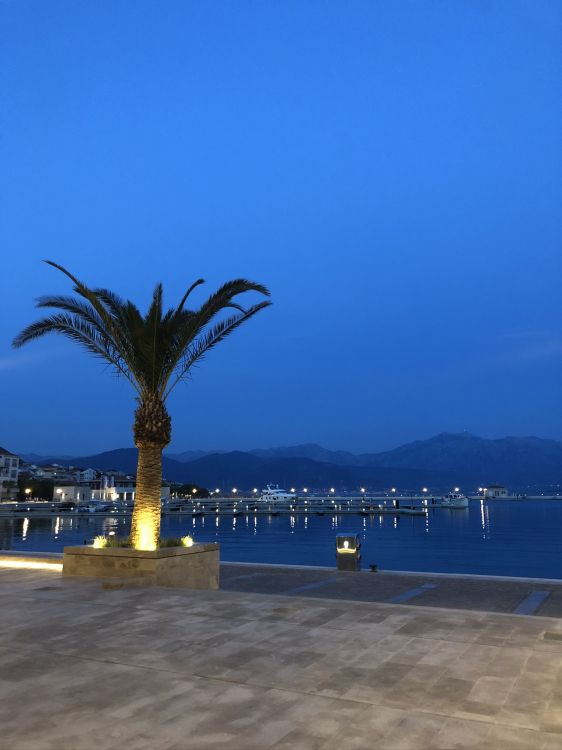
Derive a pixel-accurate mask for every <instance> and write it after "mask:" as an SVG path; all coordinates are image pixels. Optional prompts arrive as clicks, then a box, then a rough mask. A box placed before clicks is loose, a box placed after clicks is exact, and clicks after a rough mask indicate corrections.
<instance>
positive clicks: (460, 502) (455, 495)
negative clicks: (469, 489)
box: [441, 492, 468, 508]
mask: <svg viewBox="0 0 562 750" xmlns="http://www.w3.org/2000/svg"><path fill="white" fill-rule="evenodd" d="M441 505H442V507H443V508H468V497H466V495H463V494H462V492H449V494H448V495H447V496H446V497H444V498H443V499H442V500H441Z"/></svg>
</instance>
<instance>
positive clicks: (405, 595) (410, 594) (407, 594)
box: [388, 583, 437, 604]
mask: <svg viewBox="0 0 562 750" xmlns="http://www.w3.org/2000/svg"><path fill="white" fill-rule="evenodd" d="M435 588H437V584H436V583H422V585H421V586H418V587H417V588H415V589H408V591H404V592H402V593H401V594H398V595H397V596H393V597H392V599H389V600H388V604H404V602H409V601H410V599H413V598H414V597H416V596H420V594H423V593H425V592H426V591H429V590H430V589H435Z"/></svg>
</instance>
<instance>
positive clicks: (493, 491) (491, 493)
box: [484, 484, 508, 500]
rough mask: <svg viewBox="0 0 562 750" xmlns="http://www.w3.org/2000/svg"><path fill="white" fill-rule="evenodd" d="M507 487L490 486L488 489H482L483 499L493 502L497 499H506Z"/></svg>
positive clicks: (499, 485)
mask: <svg viewBox="0 0 562 750" xmlns="http://www.w3.org/2000/svg"><path fill="white" fill-rule="evenodd" d="M507 496H508V492H507V487H502V485H501V484H491V485H489V487H484V497H485V498H486V499H487V500H493V499H494V498H498V497H507Z"/></svg>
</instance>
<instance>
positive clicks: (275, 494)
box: [260, 484, 297, 503]
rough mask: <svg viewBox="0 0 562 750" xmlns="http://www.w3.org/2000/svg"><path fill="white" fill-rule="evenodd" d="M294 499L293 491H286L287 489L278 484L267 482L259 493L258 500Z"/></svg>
mask: <svg viewBox="0 0 562 750" xmlns="http://www.w3.org/2000/svg"><path fill="white" fill-rule="evenodd" d="M296 499H297V495H296V493H295V492H287V490H284V489H282V488H281V487H279V485H278V484H268V485H267V486H266V488H265V490H262V493H261V495H260V500H263V501H264V502H266V503H274V502H280V501H281V502H290V501H292V500H296Z"/></svg>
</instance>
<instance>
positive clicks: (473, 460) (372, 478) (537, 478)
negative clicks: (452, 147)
mask: <svg viewBox="0 0 562 750" xmlns="http://www.w3.org/2000/svg"><path fill="white" fill-rule="evenodd" d="M179 456H181V457H184V460H178V457H179ZM185 459H188V460H185ZM136 461H137V451H136V449H134V448H122V449H118V450H113V451H107V452H105V453H100V454H96V455H93V456H83V457H78V458H72V459H69V458H68V457H64V458H60V457H59V458H56V457H54V456H50V457H49V458H48V460H47V459H43V461H40V460H36V461H35V463H41V462H43V463H50V462H56V463H60V464H62V465H68V464H69V463H73V464H75V465H78V466H84V467H87V466H90V467H92V468H96V469H102V470H109V469H118V470H120V471H124V472H126V473H128V474H132V473H134V472H135V471H136ZM163 469H164V476H165V477H166V478H167V479H168V480H170V481H175V482H197V483H199V484H202V485H205V486H213V485H216V486H217V487H221V488H227V487H228V486H229V485H231V486H232V487H234V486H238V487H240V489H247V488H251V487H253V486H257V487H260V488H261V487H263V486H264V485H265V484H267V483H268V482H274V483H277V482H278V483H279V484H281V485H284V486H285V487H291V486H295V487H303V486H307V485H310V486H311V487H323V488H327V487H330V486H332V485H333V486H335V487H337V488H345V487H347V488H349V489H352V488H357V487H359V486H361V485H367V486H369V487H370V488H372V489H383V488H388V487H389V486H392V485H396V486H398V487H400V488H403V489H406V488H407V489H411V490H415V489H419V488H420V487H421V486H423V485H427V486H428V487H430V488H432V489H433V490H434V491H441V490H445V489H447V488H450V487H451V486H453V485H455V484H459V485H462V486H464V487H476V486H478V485H486V484H490V483H492V482H498V483H501V484H506V485H507V486H508V487H510V488H511V489H513V490H525V489H526V488H527V487H528V486H529V485H534V486H536V487H544V488H545V489H546V488H547V487H549V486H551V485H552V484H562V443H560V442H557V441H555V440H544V439H541V438H536V437H528V438H514V437H506V438H500V439H497V440H488V439H485V438H479V437H476V436H474V435H470V434H468V433H457V434H451V433H442V434H440V435H436V436H435V437H432V438H429V439H427V440H417V441H415V442H413V443H408V444H406V445H403V446H400V447H399V448H395V449H394V450H391V451H384V452H382V453H365V454H360V455H357V454H353V453H349V452H347V451H330V450H327V449H325V448H322V447H321V446H319V445H316V444H314V443H311V444H304V445H296V446H286V447H280V448H269V449H255V450H252V451H247V452H243V451H224V452H220V451H217V452H213V453H210V452H206V451H186V452H184V453H180V454H176V456H175V458H174V457H172V456H169V455H167V454H165V455H164V459H163Z"/></svg>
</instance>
